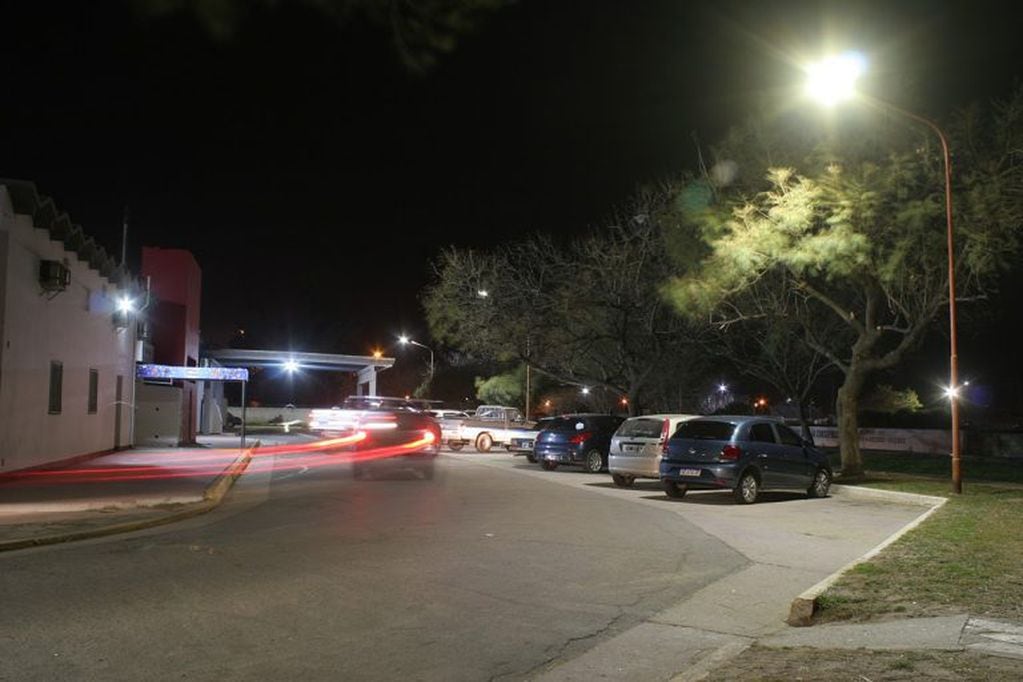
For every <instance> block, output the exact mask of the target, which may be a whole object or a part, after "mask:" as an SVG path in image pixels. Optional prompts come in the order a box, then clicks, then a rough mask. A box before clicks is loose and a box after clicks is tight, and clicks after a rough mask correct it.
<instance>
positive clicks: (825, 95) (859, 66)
mask: <svg viewBox="0 0 1023 682" xmlns="http://www.w3.org/2000/svg"><path fill="white" fill-rule="evenodd" d="M866 65H867V63H866V60H865V59H864V58H863V57H862V55H858V54H856V53H852V52H847V53H845V54H843V55H839V56H837V57H830V58H828V59H825V60H823V61H820V62H818V63H816V64H812V65H810V66H809V67H807V70H806V72H807V82H806V93H807V95H809V96H810V97H812V98H813V99H815V100H817V101H818V102H820V103H822V104H824V105H825V106H834V105H835V104H837V103H838V102H840V101H842V100H845V99H849V98H851V97H853V96H854V95H855V94H856V79H857V78H859V77H860V76H861V75H863V72H864V71H865V70H866ZM874 101H877V102H878V104H880V105H881V106H882V107H884V108H886V109H889V110H891V111H894V112H896V113H898V114H902V115H903V116H905V117H907V118H910V119H912V120H914V121H917V122H918V123H922V124H923V125H925V126H927V127H928V128H930V129H931V130H933V131H934V132H935V133H936V134H937V136H938V139H939V140H940V141H941V151H942V155H943V157H944V162H945V224H946V237H945V239H946V244H947V248H948V331H949V388H948V391H947V395H948V399H949V401H950V402H951V407H952V490H953V491H954V492H956V493H961V492H962V491H963V479H962V468H961V467H962V463H961V458H960V452H959V400H958V397H959V354H958V351H957V344H956V332H957V328H956V275H955V251H954V248H953V247H954V241H953V232H952V161H951V155H950V154H949V146H948V137H947V136H946V135H945V131H944V130H942V129H941V126H939V125H938V124H937V123H935V122H934V121H932V120H930V119H929V118H925V117H923V116H920V115H918V114H914V113H913V112H910V111H906V110H905V109H902V108H901V107H897V106H895V105H894V104H891V103H889V102H885V101H881V100H874Z"/></svg>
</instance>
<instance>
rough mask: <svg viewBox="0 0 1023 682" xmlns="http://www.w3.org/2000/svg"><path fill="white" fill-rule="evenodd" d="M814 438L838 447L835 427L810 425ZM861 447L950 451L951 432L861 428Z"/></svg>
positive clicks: (820, 442)
mask: <svg viewBox="0 0 1023 682" xmlns="http://www.w3.org/2000/svg"><path fill="white" fill-rule="evenodd" d="M810 433H812V434H813V442H814V443H816V444H817V445H820V446H822V447H826V448H833V447H838V429H837V428H835V427H833V426H811V427H810ZM860 448H861V449H863V450H893V451H896V452H936V453H949V452H952V432H951V431H944V430H941V429H860Z"/></svg>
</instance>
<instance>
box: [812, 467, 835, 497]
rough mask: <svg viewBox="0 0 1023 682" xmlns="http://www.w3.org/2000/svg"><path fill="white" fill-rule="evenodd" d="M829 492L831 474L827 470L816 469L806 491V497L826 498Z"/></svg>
mask: <svg viewBox="0 0 1023 682" xmlns="http://www.w3.org/2000/svg"><path fill="white" fill-rule="evenodd" d="M829 490H831V474H830V473H829V472H828V470H827V469H818V470H817V473H816V474H814V477H813V483H811V484H810V487H809V488H807V489H806V496H807V497H827V496H828V491H829Z"/></svg>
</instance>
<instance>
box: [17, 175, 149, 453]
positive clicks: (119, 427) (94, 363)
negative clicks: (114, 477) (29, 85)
mask: <svg viewBox="0 0 1023 682" xmlns="http://www.w3.org/2000/svg"><path fill="white" fill-rule="evenodd" d="M131 286H133V283H131V282H129V280H128V279H127V278H126V277H125V276H124V273H123V271H122V270H121V269H119V268H117V267H116V263H115V261H114V260H113V259H112V258H111V257H110V256H108V255H107V254H106V252H105V251H104V250H103V249H102V248H101V247H100V246H98V245H97V244H96V243H95V242H94V241H93V240H92V239H91V238H88V237H86V236H85V235H84V234H83V233H82V231H81V229H80V228H79V227H78V226H76V225H72V224H71V221H70V220H69V219H68V216H67V215H66V214H64V213H60V212H59V211H58V210H57V209H56V208H55V207H54V204H53V202H52V201H51V200H50V199H49V198H46V197H41V196H39V194H38V193H37V192H36V189H35V186H34V185H32V184H31V183H26V182H21V181H12V180H3V179H0V473H2V472H9V471H13V470H16V469H25V468H29V467H36V466H39V465H42V464H48V463H53V462H60V461H67V460H70V459H74V458H78V457H84V456H87V455H90V454H94V453H98V452H104V451H108V450H112V449H116V448H121V447H127V446H129V445H131V442H132V421H133V418H132V414H133V410H132V406H133V404H134V394H135V389H134V387H135V381H134V378H135V346H136V333H137V330H136V324H135V321H134V319H133V316H132V315H131V314H130V313H129V314H125V313H123V312H121V311H119V310H118V303H119V301H121V300H131V297H130V296H129V287H131Z"/></svg>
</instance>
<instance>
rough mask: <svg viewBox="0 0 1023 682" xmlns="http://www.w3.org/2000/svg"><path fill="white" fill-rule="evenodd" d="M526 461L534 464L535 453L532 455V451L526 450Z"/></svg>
mask: <svg viewBox="0 0 1023 682" xmlns="http://www.w3.org/2000/svg"><path fill="white" fill-rule="evenodd" d="M526 461H527V462H529V463H530V464H536V455H534V454H533V453H532V452H527V453H526Z"/></svg>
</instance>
